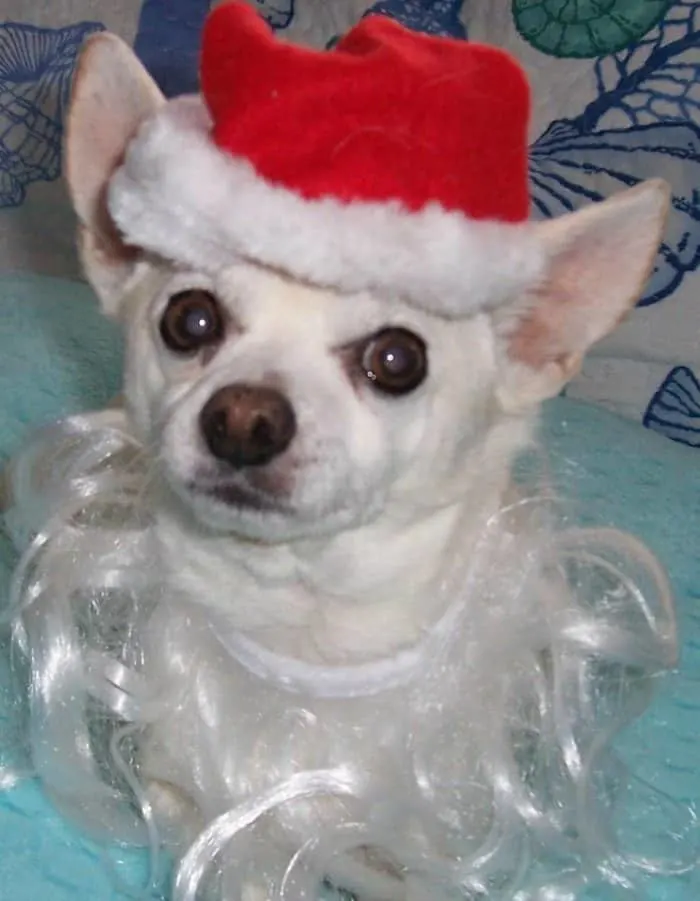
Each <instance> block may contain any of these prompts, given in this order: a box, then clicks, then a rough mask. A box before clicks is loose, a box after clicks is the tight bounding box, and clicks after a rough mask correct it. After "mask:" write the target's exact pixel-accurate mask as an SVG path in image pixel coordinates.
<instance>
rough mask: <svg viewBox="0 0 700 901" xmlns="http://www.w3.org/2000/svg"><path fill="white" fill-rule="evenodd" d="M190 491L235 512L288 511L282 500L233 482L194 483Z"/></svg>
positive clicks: (189, 488) (189, 486)
mask: <svg viewBox="0 0 700 901" xmlns="http://www.w3.org/2000/svg"><path fill="white" fill-rule="evenodd" d="M187 487H188V490H189V491H190V492H191V493H192V494H194V495H197V496H199V497H205V498H208V499H210V500H212V501H214V502H215V503H216V504H219V505H221V506H224V507H229V508H231V509H234V510H250V511H255V512H257V513H284V512H289V511H288V504H286V503H284V502H283V501H282V499H281V498H276V497H273V496H272V495H270V494H267V493H265V492H262V491H260V490H257V489H255V488H251V487H248V486H245V485H240V484H234V483H232V482H219V483H215V484H200V483H198V482H192V483H190V484H189V485H188V486H187Z"/></svg>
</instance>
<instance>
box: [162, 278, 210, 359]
mask: <svg viewBox="0 0 700 901" xmlns="http://www.w3.org/2000/svg"><path fill="white" fill-rule="evenodd" d="M160 334H161V337H162V338H163V341H164V342H165V345H166V347H169V348H170V350H172V351H174V352H175V353H181V354H191V353H196V352H197V351H198V350H199V349H200V348H202V347H209V346H210V345H212V344H218V342H219V341H221V340H222V339H223V337H224V319H223V315H222V313H221V308H220V307H219V304H218V302H217V300H216V298H215V297H214V295H213V294H210V293H209V292H208V291H203V290H201V289H200V288H192V289H190V290H189V291H180V292H179V294H174V295H173V296H172V297H171V298H170V300H169V302H168V306H167V307H166V308H165V312H164V313H163V318H162V319H161V321H160Z"/></svg>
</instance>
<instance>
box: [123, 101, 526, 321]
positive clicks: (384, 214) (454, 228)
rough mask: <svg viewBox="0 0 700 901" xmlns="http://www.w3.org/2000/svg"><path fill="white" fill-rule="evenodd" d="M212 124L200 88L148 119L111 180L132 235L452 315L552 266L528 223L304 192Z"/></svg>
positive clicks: (164, 250)
mask: <svg viewBox="0 0 700 901" xmlns="http://www.w3.org/2000/svg"><path fill="white" fill-rule="evenodd" d="M210 131H211V122H210V119H209V116H208V113H207V110H206V107H205V105H204V103H203V101H202V100H201V98H199V97H184V98H178V99H176V100H173V101H170V102H169V103H168V104H167V105H166V106H164V107H162V108H161V109H160V110H158V111H157V112H156V114H155V115H153V116H152V117H151V118H150V119H149V120H148V121H147V122H146V123H145V124H144V125H143V126H142V128H141V129H140V131H139V134H138V136H137V137H136V138H135V140H134V141H132V143H131V144H130V146H129V149H128V152H127V155H126V159H125V161H124V164H123V165H122V166H121V167H120V168H119V169H118V170H117V172H116V173H115V175H114V176H113V178H112V180H111V183H110V187H109V210H110V213H111V215H112V217H113V219H114V221H115V222H116V224H117V226H118V227H119V229H120V230H121V232H122V234H123V236H124V238H125V240H126V241H127V243H130V244H134V245H136V246H137V247H142V248H144V249H146V250H148V251H151V252H153V253H156V254H159V255H160V256H162V257H164V258H166V259H169V260H177V261H179V262H181V263H184V264H186V265H189V266H195V267H197V268H202V267H203V268H205V269H207V270H209V271H217V270H219V269H221V268H222V267H224V266H226V265H228V264H230V263H231V262H232V261H233V260H235V259H240V260H245V259H249V260H255V261H257V262H260V263H263V264H266V265H268V266H271V267H273V268H278V269H281V270H283V271H284V272H287V273H289V274H291V275H293V276H295V277H297V278H299V279H301V280H306V281H310V282H313V283H314V284H318V285H325V286H328V287H334V288H337V289H338V290H339V291H343V292H356V291H361V290H370V291H373V292H375V293H377V294H380V295H383V296H385V297H389V298H404V299H406V300H408V301H410V302H411V303H412V304H414V305H416V306H418V307H420V308H423V309H426V310H430V311H432V312H434V313H438V314H443V315H447V316H465V315H468V314H470V313H473V312H476V311H477V310H481V309H487V308H492V307H494V306H497V305H499V304H501V303H502V302H503V301H504V300H507V299H509V298H513V297H514V296H516V295H517V294H518V292H519V291H522V289H523V287H524V286H525V285H529V284H532V283H533V282H534V281H536V280H537V278H538V277H539V276H541V275H542V274H543V269H544V258H543V255H542V252H541V245H540V244H539V242H538V241H537V239H536V238H535V236H534V235H533V228H532V226H531V225H529V224H508V223H497V222H490V221H488V222H479V221H474V220H470V219H469V218H467V217H466V216H464V215H462V214H460V213H457V212H446V211H445V210H444V209H443V208H442V207H440V206H439V205H437V204H432V205H430V206H428V207H426V208H425V209H423V210H422V211H420V212H416V213H410V212H408V211H406V210H405V209H403V208H402V206H401V204H400V203H399V202H391V203H363V202H357V203H351V204H343V203H341V202H339V201H337V200H334V199H333V198H323V199H320V200H305V199H304V198H303V197H301V196H300V195H298V194H295V193H294V192H293V191H291V190H289V189H286V188H284V187H280V186H276V185H273V184H270V183H268V182H266V181H265V180H264V179H263V178H262V177H260V176H259V175H258V174H256V172H255V171H254V169H253V167H252V166H251V164H250V163H249V162H248V161H246V160H243V159H240V158H235V157H233V156H231V155H228V154H226V153H224V152H223V151H221V150H219V149H218V148H217V147H216V146H215V145H214V144H213V143H212V140H211V135H210ZM280 139H281V140H283V137H281V138H280Z"/></svg>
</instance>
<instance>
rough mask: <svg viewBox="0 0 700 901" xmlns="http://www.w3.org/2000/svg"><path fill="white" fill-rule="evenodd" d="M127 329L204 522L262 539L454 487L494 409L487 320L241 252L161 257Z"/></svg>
mask: <svg viewBox="0 0 700 901" xmlns="http://www.w3.org/2000/svg"><path fill="white" fill-rule="evenodd" d="M127 325H128V365H127V381H126V395H127V400H128V403H129V406H130V408H131V411H132V415H133V418H134V420H135V421H136V423H137V425H138V428H139V430H140V431H141V434H142V435H143V437H144V438H145V440H146V441H148V442H149V444H150V445H151V446H153V447H154V448H155V449H156V451H157V456H158V459H159V460H160V461H161V466H162V468H163V470H164V473H165V475H166V478H167V479H168V481H169V483H170V484H171V486H172V487H173V488H174V489H175V491H176V492H177V494H178V495H179V496H180V497H181V498H182V499H183V500H184V502H185V503H186V504H187V505H188V506H189V507H190V508H191V509H192V510H193V511H194V512H195V514H196V516H197V518H198V519H199V520H200V521H201V522H203V523H205V524H207V525H210V526H214V527H216V528H218V529H231V530H234V531H236V532H239V533H241V532H242V533H243V534H245V535H246V536H249V537H262V536H265V537H266V538H278V539H281V538H290V537H297V536H302V535H305V536H307V535H311V534H314V535H315V534H319V533H328V532H334V531H337V530H338V529H341V528H346V527H348V526H352V525H356V524H358V523H360V522H362V521H364V520H366V519H368V518H373V517H374V516H376V515H377V513H378V512H379V511H381V510H382V509H384V508H385V506H386V504H387V503H388V502H392V503H399V504H400V503H411V504H425V505H426V506H430V505H434V504H440V503H444V501H445V498H449V499H452V498H453V497H454V495H455V494H456V493H458V492H459V490H460V488H461V487H462V483H463V481H464V477H465V462H466V461H468V460H469V459H470V453H471V451H472V450H473V448H474V447H477V446H480V445H481V443H483V441H484V436H485V434H486V433H487V432H488V430H489V428H490V427H491V425H492V423H493V420H494V417H495V413H496V402H495V390H496V387H497V378H496V376H497V372H498V367H497V360H496V356H497V350H496V340H495V333H494V325H493V322H492V321H491V319H490V318H489V317H487V316H477V317H474V318H472V319H469V320H464V321H460V322H448V321H446V320H444V319H440V318H438V317H435V316H431V315H428V314H426V313H424V312H421V311H418V310H415V309H412V308H411V307H409V306H406V305H404V304H402V303H400V302H398V301H397V302H395V303H388V302H387V301H386V300H383V299H382V300H379V299H377V298H374V297H372V296H370V295H369V294H360V295H352V296H348V295H339V294H336V293H334V292H330V291H324V290H321V289H319V288H315V287H312V286H307V285H302V284H299V283H298V282H294V281H291V280H289V279H287V278H285V277H284V276H282V275H280V274H278V273H274V272H271V271H269V270H266V269H263V268H261V267H258V266H254V265H252V264H245V263H240V264H237V265H233V266H231V267H230V268H229V269H227V270H225V271H222V272H220V273H218V274H217V275H215V276H212V275H205V274H202V273H194V272H183V271H180V272H175V271H173V270H172V269H170V268H169V267H165V266H155V267H153V270H152V271H151V272H149V274H148V275H146V276H145V277H144V278H143V279H142V280H141V281H140V283H139V286H138V288H137V290H136V292H135V295H134V297H133V298H132V299H131V301H130V303H129V314H128V316H127Z"/></svg>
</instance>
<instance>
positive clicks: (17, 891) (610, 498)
mask: <svg viewBox="0 0 700 901" xmlns="http://www.w3.org/2000/svg"><path fill="white" fill-rule="evenodd" d="M0 360H1V361H2V366H0V398H2V403H0V461H2V460H3V459H6V458H7V456H8V454H9V453H10V452H11V451H12V449H13V448H16V447H18V446H19V445H20V444H21V442H22V439H23V437H24V436H26V434H27V432H28V430H30V429H32V428H34V427H36V426H37V425H39V424H41V423H43V422H46V421H48V420H50V419H52V418H55V417H58V416H64V415H67V414H70V413H75V412H78V411H81V410H85V409H89V408H93V407H97V406H100V405H102V404H104V403H106V402H107V401H108V400H109V399H110V398H111V397H112V396H113V395H114V394H115V393H117V392H118V390H119V372H120V366H121V344H120V337H119V330H118V328H117V327H116V326H115V325H114V324H113V323H111V322H109V321H107V320H105V319H104V318H103V317H102V316H101V314H100V313H99V310H98V309H97V305H96V303H95V301H94V298H93V296H92V294H91V292H90V291H89V289H88V288H86V287H85V286H84V285H81V284H78V283H75V282H70V281H64V280H60V279H54V278H49V277H42V276H15V277H6V278H3V279H1V280H0ZM542 444H543V447H544V449H545V451H546V455H547V457H548V459H549V461H550V464H551V468H552V474H553V476H554V480H555V483H556V485H557V487H558V489H559V491H560V493H562V494H563V495H564V496H565V497H567V498H569V497H570V498H575V499H577V500H580V501H581V502H582V509H583V510H584V511H585V512H587V515H588V517H589V518H590V520H591V521H592V522H596V523H614V524H615V525H616V526H618V527H620V528H623V529H627V530H629V531H631V532H633V533H635V534H637V535H638V536H640V537H641V538H642V539H644V540H645V541H646V542H647V543H648V544H649V545H650V546H651V547H652V548H653V549H654V550H655V551H656V553H657V554H658V555H659V557H660V558H661V559H662V560H663V562H664V563H665V564H666V566H667V568H668V569H669V571H670V573H671V577H672V579H673V583H674V587H675V590H676V593H677V596H678V602H679V612H680V619H681V631H682V635H683V637H684V657H683V664H682V667H681V673H680V675H679V676H678V677H675V678H673V679H672V680H670V681H669V682H668V684H667V686H666V690H665V691H664V692H663V693H662V695H661V697H660V698H659V700H658V701H657V702H656V704H655V705H654V706H653V707H652V709H651V710H650V711H649V713H648V714H647V715H646V716H645V717H644V718H643V720H641V721H640V722H639V723H637V724H635V726H634V727H633V729H632V730H630V732H629V733H628V734H627V736H626V738H625V741H624V742H623V751H624V753H625V756H626V758H628V759H630V762H631V763H632V764H633V767H634V770H635V772H638V773H640V774H641V775H642V776H643V777H644V778H645V779H646V780H647V782H649V783H651V784H654V785H656V786H657V787H659V788H661V789H662V790H663V791H665V792H666V794H667V796H668V798H669V802H668V804H667V805H658V809H657V810H655V811H654V823H655V826H658V830H657V831H658V839H657V844H655V845H654V846H653V847H651V848H649V849H646V850H647V851H648V853H649V855H650V856H653V854H654V852H655V851H658V849H659V847H660V845H661V843H664V848H666V845H667V844H669V842H670V844H673V840H672V836H673V834H674V831H677V829H678V823H677V819H678V818H677V815H676V813H674V809H675V808H674V806H673V804H672V803H671V799H678V800H680V801H681V802H684V803H692V802H693V801H694V800H697V799H699V798H700V765H699V764H698V760H697V723H698V722H699V721H700V608H698V604H697V602H698V600H699V599H700V557H699V555H698V553H697V537H698V535H700V467H698V465H697V459H696V457H695V451H693V450H690V449H688V448H686V447H683V446H681V445H678V444H674V443H672V442H670V441H668V440H666V439H665V438H662V437H660V436H658V435H655V434H653V433H651V432H649V431H646V430H644V429H643V428H642V427H641V426H640V425H638V424H636V423H633V422H628V421H625V420H623V419H621V418H619V417H617V416H615V415H613V414H611V413H608V412H606V411H604V410H600V409H596V408H595V407H593V406H589V405H587V404H584V403H580V402H577V401H572V400H570V399H566V398H561V399H557V400H556V401H554V402H552V403H551V404H550V405H549V406H548V407H547V408H546V409H545V413H544V416H543V422H542ZM10 557H11V555H10V554H9V553H8V552H7V547H6V548H5V556H4V558H1V557H0V575H1V576H2V579H0V585H2V586H4V587H3V588H0V590H4V591H6V585H7V579H8V572H9V566H10V562H11V560H10ZM2 675H3V674H2V671H0V684H2V682H3V678H2ZM5 678H6V674H5ZM0 714H1V711H0ZM644 792H645V789H644V786H643V783H636V793H637V795H638V797H637V801H638V803H639V804H640V805H643V806H644V807H645V812H646V815H647V816H648V815H650V814H649V812H648V809H647V808H648V803H647V802H645V800H644V797H643V795H644ZM0 846H1V847H2V849H3V851H2V853H0V884H2V886H3V890H2V893H1V894H2V897H3V898H7V899H8V901H35V899H37V898H46V899H47V901H48V899H50V901H82V899H83V898H84V899H85V901H117V899H120V901H121V899H124V898H126V897H127V895H126V894H125V893H124V892H121V891H120V889H119V879H123V880H124V882H126V884H127V885H130V886H132V887H134V886H136V887H139V886H140V885H142V884H143V879H144V878H145V873H146V864H147V861H146V857H145V854H143V853H141V852H131V853H126V852H125V851H123V850H119V851H117V850H115V849H110V850H109V852H107V851H104V850H103V849H100V848H99V847H98V846H97V845H95V844H94V843H91V842H89V841H87V840H86V839H85V838H84V837H82V836H80V835H78V834H77V833H76V832H75V830H73V829H72V828H71V827H70V826H69V825H68V824H66V823H64V822H62V821H61V820H60V818H59V817H57V815H56V814H55V813H54V812H53V811H52V809H51V807H50V805H49V803H48V802H47V801H46V800H45V799H44V798H43V796H42V794H41V792H40V790H39V788H38V787H37V785H36V784H34V783H33V782H28V783H21V784H20V785H19V786H17V787H15V788H13V789H11V790H9V791H3V792H0ZM695 878H696V877H695V876H694V875H692V876H679V877H674V878H665V879H656V880H653V881H652V883H651V885H650V894H649V898H650V899H651V901H688V899H689V898H693V897H700V891H698V889H700V885H695V888H694V889H693V888H692V885H693V883H691V881H690V880H691V879H695ZM588 901H607V897H606V898H605V899H603V898H601V897H599V896H595V895H592V896H590V899H588Z"/></svg>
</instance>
